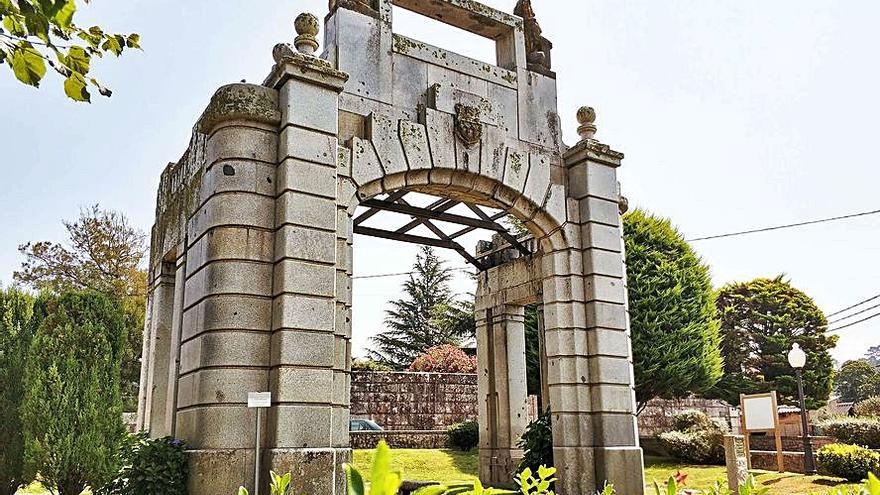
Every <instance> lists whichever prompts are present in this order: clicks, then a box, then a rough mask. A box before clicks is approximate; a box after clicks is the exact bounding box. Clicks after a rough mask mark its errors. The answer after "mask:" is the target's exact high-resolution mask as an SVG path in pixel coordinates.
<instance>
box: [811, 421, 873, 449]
mask: <svg viewBox="0 0 880 495" xmlns="http://www.w3.org/2000/svg"><path fill="white" fill-rule="evenodd" d="M819 427H820V428H822V431H823V432H824V433H825V434H826V435H828V436H831V437H834V438H836V439H837V440H838V441H839V442H841V443H848V444H853V445H862V446H864V447H868V448H869V449H877V448H880V418H859V417H854V418H850V417H845V416H841V417H835V418H829V419H826V420H824V421H821V422H820V423H819Z"/></svg>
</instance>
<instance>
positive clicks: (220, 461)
mask: <svg viewBox="0 0 880 495" xmlns="http://www.w3.org/2000/svg"><path fill="white" fill-rule="evenodd" d="M187 455H188V456H189V494H190V495H222V494H229V495H233V494H235V493H238V487H239V486H243V487H245V488H247V489H248V491H249V492H250V493H254V483H253V481H254V451H253V449H228V450H191V451H188V452H187ZM261 457H262V458H263V462H262V474H261V479H260V484H261V485H262V486H261V488H260V493H269V471H270V470H272V471H275V472H276V473H279V474H282V473H287V472H290V473H292V476H291V478H292V479H291V482H290V487H291V488H290V493H298V494H303V495H345V472H344V471H343V469H342V465H343V464H344V463H346V462H351V449H335V448H326V449H270V450H266V451H263V453H262V456H261Z"/></svg>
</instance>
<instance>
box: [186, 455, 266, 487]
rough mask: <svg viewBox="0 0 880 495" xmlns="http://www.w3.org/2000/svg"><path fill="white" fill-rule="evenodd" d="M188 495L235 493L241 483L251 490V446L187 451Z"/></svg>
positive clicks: (252, 485)
mask: <svg viewBox="0 0 880 495" xmlns="http://www.w3.org/2000/svg"><path fill="white" fill-rule="evenodd" d="M187 456H188V457H189V483H188V491H189V495H217V494H226V493H228V494H235V493H238V487H239V486H243V487H245V488H247V489H248V491H250V492H251V493H253V492H254V451H253V449H228V450H226V449H224V450H190V451H188V452H187Z"/></svg>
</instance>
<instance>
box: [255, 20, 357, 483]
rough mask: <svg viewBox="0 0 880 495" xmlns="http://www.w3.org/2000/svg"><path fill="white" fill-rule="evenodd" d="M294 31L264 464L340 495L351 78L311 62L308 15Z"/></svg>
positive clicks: (279, 84) (288, 59)
mask: <svg viewBox="0 0 880 495" xmlns="http://www.w3.org/2000/svg"><path fill="white" fill-rule="evenodd" d="M296 28H297V32H298V34H299V35H300V36H299V37H298V38H297V49H298V50H300V51H299V52H298V51H294V50H293V49H291V47H290V46H288V45H279V46H276V48H275V53H274V54H275V59H276V66H275V69H274V70H273V73H272V75H270V77H269V79H268V80H267V84H268V85H271V86H272V87H274V88H276V89H277V90H278V91H279V108H280V110H281V125H280V135H279V142H278V161H277V172H276V175H277V178H278V180H277V182H276V184H275V186H276V187H275V232H276V234H275V257H274V284H273V292H272V295H273V299H272V313H273V316H272V359H271V362H270V374H269V385H270V387H269V388H270V391H271V392H272V398H273V404H272V408H271V410H270V411H269V421H268V444H269V445H268V447H269V449H268V451H267V459H266V460H267V463H266V465H267V467H268V468H271V469H274V470H275V471H276V472H279V473H280V472H287V471H290V472H292V473H293V481H292V489H291V491H293V492H297V493H324V494H330V495H332V494H334V493H335V494H342V493H344V491H345V486H344V485H345V481H344V475H343V471H342V464H343V463H344V462H348V461H350V458H351V450H350V449H349V448H348V442H347V440H348V438H347V432H348V403H347V402H348V401H347V399H346V398H345V397H346V396H347V391H346V390H345V389H346V388H347V383H348V382H347V378H348V377H347V374H346V369H347V368H348V363H347V359H348V357H347V356H348V350H347V345H348V344H347V342H348V338H347V333H348V330H347V328H346V327H345V326H343V328H340V329H339V331H337V328H336V323H337V316H338V314H339V311H340V310H339V308H338V307H337V303H338V302H339V303H340V305H341V306H343V312H344V306H345V305H346V304H350V295H348V293H349V291H350V284H347V283H346V271H345V270H346V269H345V266H344V265H343V266H342V267H341V268H342V270H341V272H340V271H337V269H338V268H340V262H341V261H343V260H340V258H339V257H338V256H337V243H338V233H339V227H340V226H339V225H338V224H337V214H338V208H337V179H338V177H337V157H338V150H337V140H336V134H337V130H338V129H337V128H338V123H337V121H338V113H339V109H338V96H339V92H340V91H341V90H342V87H343V84H344V83H345V81H346V79H347V76H346V75H345V74H343V73H340V72H339V71H336V70H335V69H333V68H332V67H331V66H330V64H329V63H327V62H326V61H323V60H320V59H318V58H315V57H314V56H312V55H310V53H311V52H313V51H314V49H315V48H317V43H316V42H315V41H314V34H317V19H315V18H314V17H312V16H307V15H303V16H300V17H298V18H297V20H296ZM345 229H346V230H347V227H345ZM343 232H345V230H343ZM343 243H345V238H343ZM341 254H343V255H345V254H346V251H345V248H343V250H342V253H341ZM337 277H339V282H340V285H337ZM347 301H348V302H347Z"/></svg>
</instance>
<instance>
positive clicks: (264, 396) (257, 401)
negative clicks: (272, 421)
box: [248, 392, 272, 408]
mask: <svg viewBox="0 0 880 495" xmlns="http://www.w3.org/2000/svg"><path fill="white" fill-rule="evenodd" d="M271 406H272V392H248V407H249V408H266V407H271Z"/></svg>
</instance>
